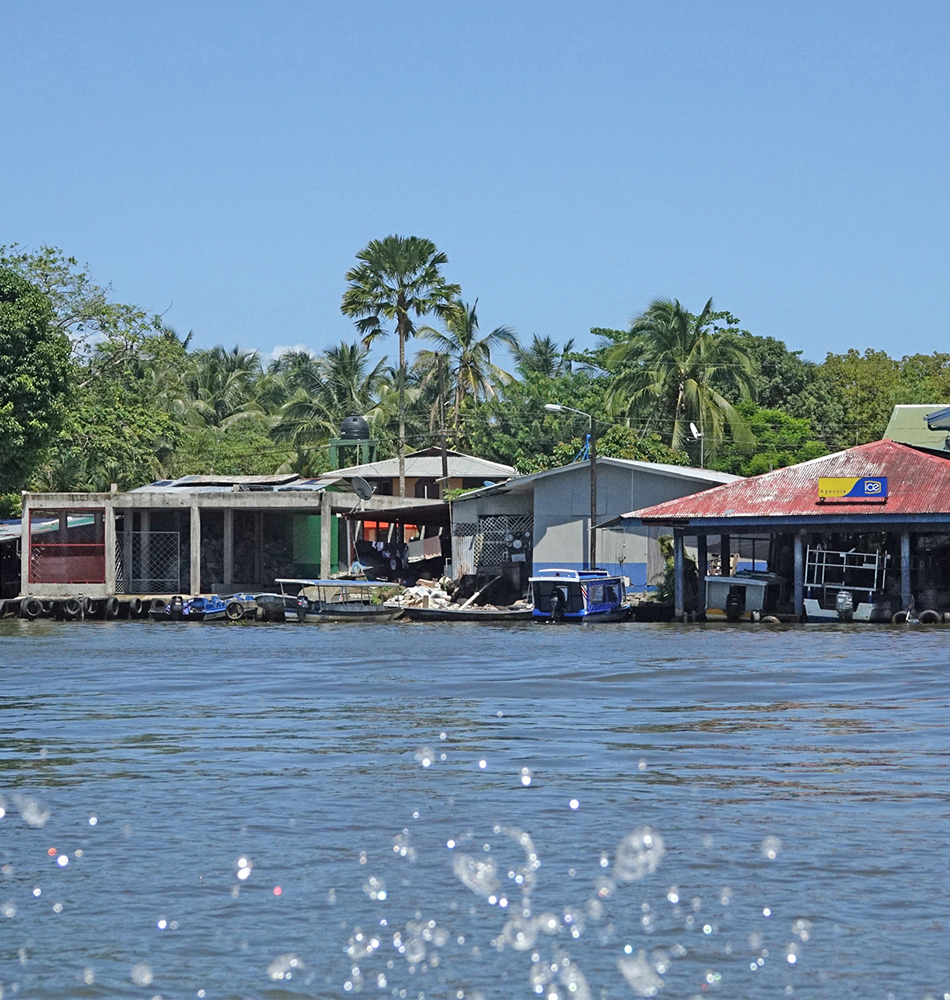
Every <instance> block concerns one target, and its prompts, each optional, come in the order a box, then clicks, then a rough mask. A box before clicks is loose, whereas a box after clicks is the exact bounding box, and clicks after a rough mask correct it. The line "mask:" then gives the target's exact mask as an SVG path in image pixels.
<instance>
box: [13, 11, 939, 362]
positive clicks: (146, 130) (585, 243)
mask: <svg viewBox="0 0 950 1000" xmlns="http://www.w3.org/2000/svg"><path fill="white" fill-rule="evenodd" d="M948 43H950V7H948V6H947V5H945V4H938V3H933V4H931V3H874V2H870V0H869V2H862V3H848V2H836V3H834V4H828V3H807V2H801V3H794V4H792V3H769V2H754V3H742V2H718V3H712V2H709V3H692V2H686V3H677V2H672V0H664V2H659V3H633V2H628V3H621V2H619V0H618V2H615V3H584V4H560V5H555V4H552V3H536V2H511V0H508V2H493V0H481V2H479V3H477V4H474V3H473V4H462V3H455V4H445V3H427V2H411V0H406V2H398V3H397V2H392V3H378V2H371V0H366V2H361V3H359V4H343V3H334V4H329V3H302V2H290V0H276V2H271V3H269V4H264V3H246V2H241V0H228V2H227V3H211V2H204V3H201V2H197V3H196V2H188V3H178V2H162V3H157V4H136V3H132V2H121V3H113V2H101V0H85V2H83V3H77V2H72V0H70V2H43V0H31V2H30V3H28V4H16V3H13V2H6V3H0V135H2V140H0V243H11V242H14V241H17V242H19V243H21V244H24V245H26V246H27V247H30V248H38V247H39V246H40V245H41V244H52V245H55V246H59V247H61V248H62V249H63V250H64V251H66V252H67V253H69V254H72V255H74V256H76V257H78V258H79V259H80V260H81V261H84V262H88V264H89V266H90V270H91V272H92V274H93V276H94V277H95V278H96V279H97V280H98V281H100V282H102V283H106V282H111V283H112V285H113V287H114V292H115V297H116V298H117V299H119V300H121V301H126V302H135V303H138V304H140V305H142V306H144V307H146V308H148V309H149V310H153V311H158V312H160V311H164V310H166V309H167V310H168V311H167V314H166V319H167V321H168V322H170V323H171V324H172V325H173V326H174V327H175V328H176V329H178V330H179V331H180V332H182V333H184V332H186V331H188V330H193V331H194V337H195V340H194V342H195V344H196V345H198V346H211V345H212V344H215V343H223V344H225V345H227V346H233V345H234V344H240V345H241V346H242V347H253V348H256V349H258V350H260V351H261V352H262V353H265V354H266V353H270V352H271V351H273V350H274V348H275V347H276V346H277V345H298V344H299V345H305V346H307V347H309V348H311V349H314V350H319V349H321V348H324V347H327V346H329V345H330V344H332V343H335V342H338V341H339V340H341V339H354V337H355V334H354V331H353V327H352V323H351V321H349V320H347V319H345V318H344V317H343V316H342V315H341V314H340V311H339V304H340V298H341V296H342V293H343V291H344V287H345V282H344V273H345V272H346V270H347V268H349V267H350V266H351V265H352V264H353V262H354V256H355V254H356V253H357V252H358V251H359V250H360V249H361V248H362V247H363V246H365V245H366V243H367V242H368V241H369V240H371V239H373V238H376V237H382V236H385V235H387V234H388V233H400V234H403V235H409V234H414V235H420V236H426V237H429V238H430V239H432V240H434V241H435V242H436V244H437V245H438V246H439V247H440V249H442V250H444V251H445V252H446V253H447V254H448V256H449V265H448V267H447V269H446V273H447V276H448V277H449V278H450V279H451V280H453V281H456V282H458V283H460V284H461V285H462V290H463V297H464V298H466V299H467V300H469V301H470V300H473V299H475V298H476V297H477V298H478V300H479V317H480V319H481V326H482V329H483V330H486V331H487V330H489V329H491V328H492V327H494V326H496V325H499V324H502V323H504V324H507V325H510V326H512V327H514V328H515V329H516V330H517V331H518V332H519V334H521V335H522V336H523V337H524V338H526V339H528V338H530V336H531V334H532V333H537V334H540V335H545V334H547V335H550V336H552V337H554V338H555V339H556V340H558V341H563V340H565V339H566V338H568V337H574V338H575V339H576V341H577V343H578V345H580V346H586V345H588V344H590V343H592V340H591V338H590V336H589V333H588V331H589V330H590V328H591V327H597V326H613V327H622V326H625V325H626V324H627V323H629V321H630V319H631V318H632V317H633V316H634V315H636V314H637V313H638V312H640V311H641V310H642V309H643V308H645V307H646V305H647V304H648V303H649V301H650V300H651V299H653V298H655V297H660V296H669V297H675V298H679V299H680V300H681V301H682V302H683V303H684V304H685V305H687V306H688V307H689V308H691V309H693V310H694V311H698V310H699V309H700V308H701V307H702V305H703V303H704V302H705V300H706V299H707V298H708V297H709V296H712V297H713V299H714V303H715V305H716V306H717V307H718V308H722V309H728V310H730V311H731V312H733V313H734V314H736V315H737V316H738V317H739V318H740V319H741V321H742V323H743V325H744V326H745V327H746V328H748V329H750V330H752V332H754V333H758V334H763V335H766V334H767V335H772V336H775V337H779V338H781V339H783V340H785V341H786V343H787V344H788V345H789V347H791V348H793V349H800V350H803V351H804V354H805V356H806V357H811V358H814V359H816V360H820V359H821V358H822V357H824V354H825V352H826V351H829V350H832V351H843V350H846V349H847V348H849V347H858V348H861V349H863V348H865V347H875V348H882V349H886V350H888V351H890V352H891V353H892V354H897V355H900V354H903V353H909V352H915V351H918V350H919V351H925V352H930V351H934V350H943V349H946V348H947V347H948V343H947V337H946V333H945V319H944V315H943V296H944V294H945V291H946V278H947V275H948V273H950V267H948V265H950V241H948V234H950V211H948V186H947V176H948V169H947V164H948V153H950V142H948V120H950V119H948V114H947V108H948V107H950V86H948V84H950V45H948Z"/></svg>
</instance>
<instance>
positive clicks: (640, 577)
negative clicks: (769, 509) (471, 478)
mask: <svg viewBox="0 0 950 1000" xmlns="http://www.w3.org/2000/svg"><path fill="white" fill-rule="evenodd" d="M739 478H740V477H738V476H733V475H729V474H728V473H725V472H713V471H710V470H709V469H693V468H688V467H685V466H679V465H662V464H659V463H653V462H636V461H631V460H627V459H620V458H599V459H597V483H598V485H597V522H598V523H600V522H602V521H606V520H609V519H614V518H617V517H618V516H619V515H620V514H622V513H624V512H625V511H628V510H630V509H631V508H632V506H648V505H651V504H655V503H661V502H663V501H664V500H671V499H675V498H677V497H683V496H688V495H690V494H693V493H697V492H699V491H700V490H708V489H710V488H711V487H714V486H720V485H722V484H723V483H731V482H734V481H736V480H737V479H739ZM590 513H591V509H590V462H589V461H583V462H575V463H574V464H572V465H567V466H563V467H562V468H559V469H551V470H549V471H547V472H539V473H536V474H535V475H531V476H519V477H516V478H514V479H509V480H508V481H507V482H504V483H499V484H498V485H496V486H490V487H486V488H484V489H481V490H476V491H474V492H472V493H466V494H465V495H463V496H461V497H459V498H458V499H456V500H455V501H454V502H453V504H452V569H453V575H454V576H456V577H460V576H466V575H469V574H472V575H476V576H480V577H484V576H495V575H499V574H500V575H504V576H506V577H507V578H508V579H509V582H510V583H511V585H512V587H514V588H516V589H517V588H518V587H520V586H523V585H526V584H527V578H528V576H530V575H531V574H532V573H534V572H536V571H537V570H539V569H544V568H553V567H564V568H566V569H582V568H584V566H585V565H586V564H587V563H588V560H589V538H590ZM661 533H662V531H661V530H658V529H655V528H652V527H644V528H642V529H640V530H637V531H624V530H617V529H613V530H603V531H598V538H597V565H598V566H599V567H600V568H602V569H607V570H609V571H611V572H612V573H616V574H619V575H622V576H627V577H628V578H629V579H630V586H631V588H632V589H634V590H644V589H648V588H650V587H652V586H653V585H654V584H655V583H656V579H657V577H658V575H660V574H662V572H663V569H664V566H665V563H664V561H663V559H662V557H661V555H660V550H659V546H658V545H657V542H656V539H657V537H658V536H659V535H660V534H661Z"/></svg>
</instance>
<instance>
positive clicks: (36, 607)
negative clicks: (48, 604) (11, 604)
mask: <svg viewBox="0 0 950 1000" xmlns="http://www.w3.org/2000/svg"><path fill="white" fill-rule="evenodd" d="M42 613H43V604H42V602H41V601H40V600H39V599H38V598H36V597H24V598H23V600H22V601H20V617H21V618H29V619H30V621H32V620H33V619H34V618H39V616H40V615H41V614H42Z"/></svg>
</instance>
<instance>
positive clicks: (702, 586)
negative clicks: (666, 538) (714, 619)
mask: <svg viewBox="0 0 950 1000" xmlns="http://www.w3.org/2000/svg"><path fill="white" fill-rule="evenodd" d="M708 572H709V554H708V553H707V551H706V536H705V535H699V536H698V537H697V539H696V578H697V579H696V586H697V588H698V594H697V596H698V598H699V611H700V613H701V614H705V613H706V574H707V573H708Z"/></svg>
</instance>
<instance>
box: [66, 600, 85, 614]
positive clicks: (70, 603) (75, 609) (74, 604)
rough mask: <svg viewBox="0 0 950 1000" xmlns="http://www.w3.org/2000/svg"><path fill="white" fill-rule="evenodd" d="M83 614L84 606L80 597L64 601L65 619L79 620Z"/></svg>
mask: <svg viewBox="0 0 950 1000" xmlns="http://www.w3.org/2000/svg"><path fill="white" fill-rule="evenodd" d="M81 614H82V604H81V602H80V600H79V598H78V597H68V598H67V599H66V600H65V601H63V617H65V618H78V617H79V616H80V615H81Z"/></svg>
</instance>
